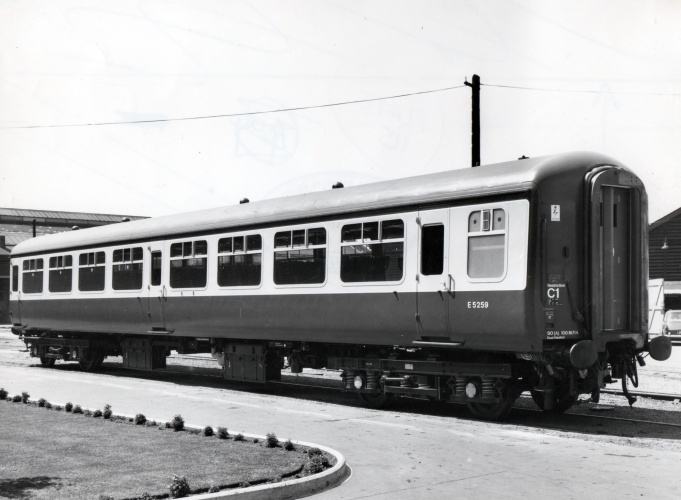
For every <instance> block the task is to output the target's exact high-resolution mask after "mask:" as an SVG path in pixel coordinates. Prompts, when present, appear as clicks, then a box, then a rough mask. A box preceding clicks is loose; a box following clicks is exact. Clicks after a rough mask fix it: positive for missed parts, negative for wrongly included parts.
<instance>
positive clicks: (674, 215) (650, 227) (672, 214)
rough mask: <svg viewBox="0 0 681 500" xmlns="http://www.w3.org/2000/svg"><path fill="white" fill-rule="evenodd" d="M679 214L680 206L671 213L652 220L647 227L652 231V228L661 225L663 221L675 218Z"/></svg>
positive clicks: (680, 213) (680, 211) (680, 212)
mask: <svg viewBox="0 0 681 500" xmlns="http://www.w3.org/2000/svg"><path fill="white" fill-rule="evenodd" d="M679 216H681V207H680V208H677V209H676V210H674V211H673V212H671V213H668V214H667V215H665V216H664V217H662V218H660V219H657V220H656V221H655V222H653V223H652V224H651V225H650V226H649V229H650V230H651V231H652V230H654V229H657V228H658V227H660V226H661V225H663V224H664V223H665V222H669V221H670V220H673V219H676V218H677V217H679Z"/></svg>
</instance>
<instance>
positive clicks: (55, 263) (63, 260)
mask: <svg viewBox="0 0 681 500" xmlns="http://www.w3.org/2000/svg"><path fill="white" fill-rule="evenodd" d="M72 284H73V257H71V256H70V255H60V256H56V257H50V274H49V286H48V289H49V290H50V292H51V293H59V292H62V293H63V292H70V291H71V286H72Z"/></svg>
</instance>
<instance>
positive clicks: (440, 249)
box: [421, 224, 445, 276]
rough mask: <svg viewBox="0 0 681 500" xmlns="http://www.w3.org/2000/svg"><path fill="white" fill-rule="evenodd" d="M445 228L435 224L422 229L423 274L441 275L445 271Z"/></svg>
mask: <svg viewBox="0 0 681 500" xmlns="http://www.w3.org/2000/svg"><path fill="white" fill-rule="evenodd" d="M444 258H445V226H444V225H442V224H433V225H430V226H423V227H422V228H421V274H423V275H425V276H430V275H440V274H442V271H443V270H444Z"/></svg>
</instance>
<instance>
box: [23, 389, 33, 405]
mask: <svg viewBox="0 0 681 500" xmlns="http://www.w3.org/2000/svg"><path fill="white" fill-rule="evenodd" d="M30 397H31V395H30V394H29V393H28V392H22V393H21V402H22V403H24V404H26V403H28V398H30Z"/></svg>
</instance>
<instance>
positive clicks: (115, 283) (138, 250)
mask: <svg viewBox="0 0 681 500" xmlns="http://www.w3.org/2000/svg"><path fill="white" fill-rule="evenodd" d="M143 258H144V251H143V250H142V247H135V248H119V249H116V250H114V251H113V259H112V260H113V266H112V272H111V285H112V287H113V289H114V290H140V289H141V288H142V275H143V269H144V263H143Z"/></svg>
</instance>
